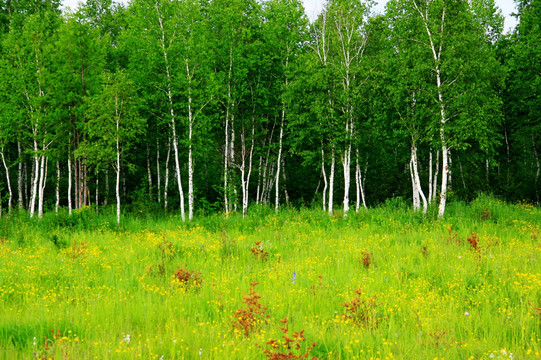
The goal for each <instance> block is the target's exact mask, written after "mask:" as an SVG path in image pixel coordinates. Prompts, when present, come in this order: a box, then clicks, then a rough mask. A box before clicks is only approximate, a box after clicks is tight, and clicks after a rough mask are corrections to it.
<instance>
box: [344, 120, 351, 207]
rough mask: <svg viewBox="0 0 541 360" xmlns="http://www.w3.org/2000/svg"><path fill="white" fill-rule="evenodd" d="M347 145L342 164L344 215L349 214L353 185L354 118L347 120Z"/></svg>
mask: <svg viewBox="0 0 541 360" xmlns="http://www.w3.org/2000/svg"><path fill="white" fill-rule="evenodd" d="M346 136H347V146H346V149H345V150H344V155H343V160H342V166H343V168H344V202H343V204H344V217H347V216H348V211H349V188H350V185H351V139H352V138H353V120H352V119H348V121H347V122H346Z"/></svg>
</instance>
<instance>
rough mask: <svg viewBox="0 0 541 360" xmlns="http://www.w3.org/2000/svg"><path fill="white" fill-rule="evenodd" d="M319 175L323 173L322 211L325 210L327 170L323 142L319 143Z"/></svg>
mask: <svg viewBox="0 0 541 360" xmlns="http://www.w3.org/2000/svg"><path fill="white" fill-rule="evenodd" d="M321 175H323V211H326V210H327V188H328V185H329V184H328V182H327V171H326V170H325V150H324V149H323V142H322V143H321Z"/></svg>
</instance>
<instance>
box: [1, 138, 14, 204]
mask: <svg viewBox="0 0 541 360" xmlns="http://www.w3.org/2000/svg"><path fill="white" fill-rule="evenodd" d="M1 154H2V164H3V165H4V170H5V171H6V182H7V187H8V193H9V200H8V211H9V212H11V206H12V203H13V192H12V190H11V180H10V175H9V167H8V166H7V163H6V157H5V155H4V147H3V146H2V150H1Z"/></svg>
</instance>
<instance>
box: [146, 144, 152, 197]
mask: <svg viewBox="0 0 541 360" xmlns="http://www.w3.org/2000/svg"><path fill="white" fill-rule="evenodd" d="M147 180H148V198H149V200H150V201H152V170H151V169H150V146H149V145H148V144H147Z"/></svg>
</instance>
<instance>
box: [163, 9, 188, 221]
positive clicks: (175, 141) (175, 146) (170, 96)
mask: <svg viewBox="0 0 541 360" xmlns="http://www.w3.org/2000/svg"><path fill="white" fill-rule="evenodd" d="M156 12H157V14H158V21H159V25H160V30H161V47H162V52H163V58H164V62H165V75H166V78H167V98H168V100H169V104H168V105H169V113H170V115H171V131H172V136H173V152H174V154H173V156H174V160H175V176H176V179H177V185H178V193H179V202H180V216H181V218H182V221H185V220H186V214H185V211H184V190H183V188H182V179H181V176H180V163H179V151H178V137H177V130H176V123H175V110H174V107H173V94H172V90H171V74H170V69H169V61H168V58H167V50H166V48H165V30H164V27H163V21H162V17H161V15H160V12H159V9H158V3H156Z"/></svg>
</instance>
